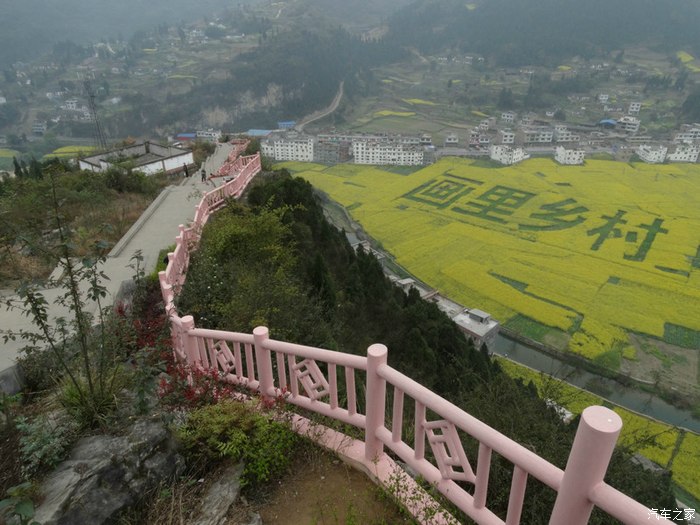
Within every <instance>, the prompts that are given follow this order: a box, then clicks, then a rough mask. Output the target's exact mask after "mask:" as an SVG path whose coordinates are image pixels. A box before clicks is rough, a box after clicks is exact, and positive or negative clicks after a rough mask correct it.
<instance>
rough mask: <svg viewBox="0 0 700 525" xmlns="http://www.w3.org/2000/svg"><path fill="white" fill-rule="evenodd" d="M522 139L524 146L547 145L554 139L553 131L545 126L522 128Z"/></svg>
mask: <svg viewBox="0 0 700 525" xmlns="http://www.w3.org/2000/svg"><path fill="white" fill-rule="evenodd" d="M523 137H524V138H523V142H525V143H526V144H549V143H551V142H552V140H553V139H554V130H553V129H552V128H548V127H545V126H538V127H532V128H523Z"/></svg>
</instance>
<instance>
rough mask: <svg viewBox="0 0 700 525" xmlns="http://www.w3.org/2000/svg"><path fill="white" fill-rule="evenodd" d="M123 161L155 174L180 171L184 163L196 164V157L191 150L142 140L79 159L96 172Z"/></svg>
mask: <svg viewBox="0 0 700 525" xmlns="http://www.w3.org/2000/svg"><path fill="white" fill-rule="evenodd" d="M122 163H128V164H129V166H130V167H131V168H133V169H134V170H136V171H140V172H142V173H145V174H146V175H153V174H155V173H159V172H164V173H176V172H179V171H181V170H182V166H183V165H186V166H188V167H189V166H192V165H194V159H193V157H192V151H191V150H187V149H182V148H177V147H174V146H161V145H160V144H155V143H153V142H142V143H140V144H134V145H133V146H128V147H126V148H121V149H118V150H112V151H108V152H106V153H100V154H98V155H92V156H90V157H84V158H82V159H80V160H79V165H80V169H81V170H88V171H96V172H101V171H106V170H107V169H109V168H111V167H113V166H118V165H120V164H122Z"/></svg>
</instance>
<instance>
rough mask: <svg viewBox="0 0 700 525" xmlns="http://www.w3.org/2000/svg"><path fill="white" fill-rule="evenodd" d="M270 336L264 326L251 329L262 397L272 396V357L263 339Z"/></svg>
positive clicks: (265, 339)
mask: <svg viewBox="0 0 700 525" xmlns="http://www.w3.org/2000/svg"><path fill="white" fill-rule="evenodd" d="M269 338H270V331H269V330H268V329H267V327H266V326H258V327H256V328H255V329H254V330H253V340H254V342H255V368H256V369H257V372H258V381H259V383H260V386H259V390H260V393H261V394H262V395H263V397H274V395H275V390H274V378H273V377H272V358H271V357H270V351H269V350H268V349H267V348H265V341H267V340H268V339H269Z"/></svg>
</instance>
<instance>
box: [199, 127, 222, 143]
mask: <svg viewBox="0 0 700 525" xmlns="http://www.w3.org/2000/svg"><path fill="white" fill-rule="evenodd" d="M195 135H196V136H197V138H198V139H202V140H209V141H212V142H215V141H217V140H219V139H220V138H221V136H222V133H221V130H220V129H212V128H209V129H199V130H197V131H196V132H195Z"/></svg>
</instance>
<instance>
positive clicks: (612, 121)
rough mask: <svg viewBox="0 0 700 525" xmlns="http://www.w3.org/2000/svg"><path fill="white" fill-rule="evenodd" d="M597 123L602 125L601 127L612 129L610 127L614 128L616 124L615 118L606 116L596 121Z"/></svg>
mask: <svg viewBox="0 0 700 525" xmlns="http://www.w3.org/2000/svg"><path fill="white" fill-rule="evenodd" d="M598 125H599V126H600V127H603V128H610V129H612V128H614V127H615V126H617V120H615V119H611V118H606V119H603V120H601V121H600V122H598Z"/></svg>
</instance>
